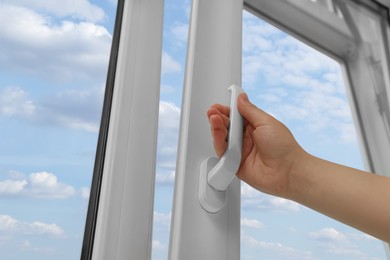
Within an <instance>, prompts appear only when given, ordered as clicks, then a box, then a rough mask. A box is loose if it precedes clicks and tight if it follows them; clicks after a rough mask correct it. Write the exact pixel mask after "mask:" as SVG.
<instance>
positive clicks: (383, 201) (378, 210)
mask: <svg viewBox="0 0 390 260" xmlns="http://www.w3.org/2000/svg"><path fill="white" fill-rule="evenodd" d="M291 176H292V177H291V180H290V191H289V197H290V199H293V200H295V201H297V202H298V203H301V204H303V205H305V206H307V207H309V208H312V209H314V210H316V211H319V212H321V213H323V214H325V215H328V216H329V217H332V218H334V219H337V220H339V221H341V222H343V223H345V224H347V225H350V226H353V227H355V228H357V229H359V230H362V231H363V232H366V233H368V234H371V235H373V236H375V237H377V238H379V239H382V240H384V241H387V242H390V207H389V200H390V178H387V177H382V176H378V175H374V174H371V173H367V172H363V171H360V170H356V169H352V168H349V167H345V166H341V165H338V164H334V163H331V162H328V161H325V160H322V159H319V158H316V157H314V156H311V155H309V154H307V153H303V154H302V158H301V160H300V161H299V164H298V165H295V167H294V168H293V169H292V172H291Z"/></svg>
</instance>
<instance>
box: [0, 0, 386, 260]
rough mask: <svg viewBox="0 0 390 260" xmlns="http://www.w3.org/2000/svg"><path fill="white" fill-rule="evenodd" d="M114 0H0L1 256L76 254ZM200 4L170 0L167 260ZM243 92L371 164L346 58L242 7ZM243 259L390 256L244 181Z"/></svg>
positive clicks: (160, 192) (347, 157) (158, 246)
mask: <svg viewBox="0 0 390 260" xmlns="http://www.w3.org/2000/svg"><path fill="white" fill-rule="evenodd" d="M115 12H116V1H115V0H95V1H92V0H78V1H74V0H62V1H61V5H59V4H58V3H55V2H54V1H44V0H12V1H11V0H0V23H1V24H2V25H5V26H1V27H0V133H1V139H0V258H1V259H32V260H34V259H40V260H44V259H54V258H55V259H58V260H62V259H64V260H65V259H78V258H79V256H80V251H81V244H82V239H83V231H84V224H85V217H86V211H87V206H88V198H89V190H90V184H91V179H92V171H93V164H94V157H95V152H96V142H97V135H98V131H99V122H100V116H101V106H102V100H103V95H104V88H105V80H106V76H107V67H108V61H109V52H110V48H111V41H112V32H113V24H114V20H115ZM189 16H190V1H189V0H182V1H178V0H176V1H175V0H166V1H165V14H164V34H163V50H162V71H161V97H160V111H159V115H160V117H159V133H158V149H157V165H156V192H155V209H154V232H153V257H152V258H153V259H155V260H158V259H167V252H168V246H169V245H168V244H169V228H170V217H171V207H172V196H173V183H174V175H175V164H176V148H177V139H178V131H179V124H180V122H179V121H180V107H181V96H182V86H183V77H184V70H185V58H186V47H187V34H188V22H189ZM242 65H243V79H242V81H243V87H244V89H245V91H246V92H247V93H248V95H249V97H250V99H251V100H252V101H253V102H254V103H255V104H256V105H258V106H259V107H261V108H262V109H264V110H266V111H267V112H269V113H271V114H272V115H274V116H275V117H276V118H278V119H279V120H281V121H282V122H283V123H285V124H286V125H287V126H288V127H289V128H290V129H291V131H292V132H293V134H294V135H295V137H296V138H297V140H298V141H299V143H300V144H301V145H302V146H303V147H304V148H305V149H306V150H307V151H308V152H311V153H313V154H314V155H316V156H319V157H321V158H324V159H327V160H331V161H335V162H337V163H341V164H345V165H348V166H352V167H356V168H360V169H363V163H362V158H361V155H360V153H359V144H358V141H357V137H356V133H355V128H354V123H353V120H352V116H351V111H350V107H349V104H348V98H347V95H346V91H345V87H344V83H343V78H342V74H341V70H340V66H339V64H338V63H337V62H335V61H334V60H332V59H330V58H328V57H327V56H325V55H323V54H321V53H319V52H318V51H316V50H314V49H312V48H310V47H308V46H306V45H304V44H303V43H301V42H299V41H298V40H296V39H294V38H292V37H291V36H289V35H288V34H286V33H284V32H282V31H280V30H278V29H276V28H275V27H273V26H271V25H269V24H267V23H265V22H264V21H261V20H260V19H258V18H256V17H254V16H252V15H250V14H248V13H246V12H244V18H243V64H242ZM241 196H242V199H241V204H242V208H241V258H242V259H259V258H261V259H385V255H384V251H383V246H382V244H381V242H380V241H378V240H377V239H375V238H373V237H371V236H368V235H365V234H363V233H361V232H359V231H357V230H355V229H352V228H349V227H347V226H345V225H342V224H340V223H338V222H336V221H333V220H331V219H329V218H327V217H325V216H322V215H320V214H318V213H315V212H313V211H311V210H310V209H308V208H305V207H304V206H301V205H299V204H297V203H295V202H292V201H288V200H285V199H281V198H277V197H272V196H270V195H265V194H263V193H260V192H258V191H256V190H253V189H252V188H250V187H249V186H248V185H245V184H242V189H241Z"/></svg>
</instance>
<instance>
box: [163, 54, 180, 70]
mask: <svg viewBox="0 0 390 260" xmlns="http://www.w3.org/2000/svg"><path fill="white" fill-rule="evenodd" d="M180 71H181V65H180V63H179V62H178V61H176V60H175V59H174V58H172V56H170V55H169V54H168V53H166V52H165V51H163V53H162V63H161V74H162V75H165V74H170V73H177V72H180Z"/></svg>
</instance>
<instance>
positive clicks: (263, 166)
mask: <svg viewBox="0 0 390 260" xmlns="http://www.w3.org/2000/svg"><path fill="white" fill-rule="evenodd" d="M238 111H239V112H240V114H241V115H242V116H243V117H244V133H243V144H242V158H241V164H240V168H239V170H238V172H237V176H238V177H239V178H240V179H241V180H243V181H245V182H246V183H248V184H249V185H251V186H253V187H254V188H256V189H258V190H261V191H263V192H266V193H269V194H273V195H278V196H282V197H289V187H290V184H291V183H290V182H291V179H292V178H291V174H293V173H294V165H295V164H296V162H298V161H299V160H301V157H303V156H305V155H306V153H305V152H304V150H303V149H302V148H301V147H300V146H299V144H298V143H297V142H296V141H295V139H294V137H293V135H292V134H291V132H290V131H289V130H288V129H287V127H286V126H284V125H283V124H282V123H281V122H279V121H278V120H276V119H275V118H274V117H272V116H270V115H269V114H267V113H265V112H264V111H262V110H260V109H259V108H257V107H256V106H255V105H253V104H252V103H251V102H250V101H249V100H248V97H247V95H246V94H241V95H240V96H239V97H238ZM229 112H230V108H229V107H227V106H223V105H220V104H215V105H213V106H211V107H210V108H209V110H208V111H207V116H208V118H209V122H210V126H211V134H212V138H213V145H214V149H215V151H216V153H217V155H218V157H221V156H222V155H223V153H224V152H225V150H226V147H227V140H226V139H227V136H228V127H229Z"/></svg>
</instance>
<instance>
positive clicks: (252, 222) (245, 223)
mask: <svg viewBox="0 0 390 260" xmlns="http://www.w3.org/2000/svg"><path fill="white" fill-rule="evenodd" d="M241 227H249V228H254V229H262V228H263V227H264V224H263V223H261V222H259V221H258V220H257V219H247V218H242V219H241Z"/></svg>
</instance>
